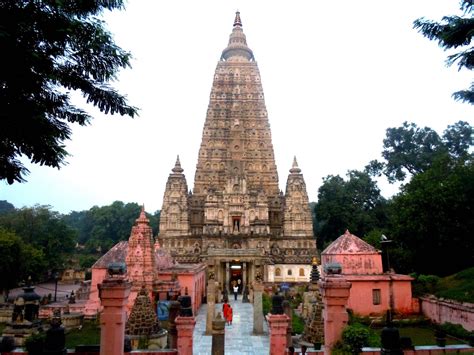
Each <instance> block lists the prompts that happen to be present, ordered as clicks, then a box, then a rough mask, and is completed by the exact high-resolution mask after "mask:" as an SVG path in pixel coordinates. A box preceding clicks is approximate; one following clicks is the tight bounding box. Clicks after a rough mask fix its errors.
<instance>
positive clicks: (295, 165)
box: [290, 156, 301, 174]
mask: <svg viewBox="0 0 474 355" xmlns="http://www.w3.org/2000/svg"><path fill="white" fill-rule="evenodd" d="M290 173H292V174H299V173H301V169H300V168H298V162H297V161H296V156H295V157H294V158H293V165H292V167H291V169H290Z"/></svg>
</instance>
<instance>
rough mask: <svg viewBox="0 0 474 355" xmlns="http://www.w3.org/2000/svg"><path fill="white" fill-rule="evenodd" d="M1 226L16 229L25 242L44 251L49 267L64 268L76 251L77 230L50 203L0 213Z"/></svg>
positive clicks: (11, 229)
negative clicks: (68, 258)
mask: <svg viewBox="0 0 474 355" xmlns="http://www.w3.org/2000/svg"><path fill="white" fill-rule="evenodd" d="M0 227H3V228H5V229H8V230H10V231H13V232H15V234H16V235H17V236H19V237H20V238H21V239H22V241H23V242H24V243H25V244H27V245H31V246H32V247H33V248H34V249H37V250H40V251H41V252H42V253H43V255H44V258H45V260H46V270H42V271H47V270H50V271H51V270H54V269H61V268H63V267H64V263H65V262H66V258H67V256H68V255H70V254H71V253H72V252H73V250H74V242H75V239H76V233H75V231H74V230H73V229H72V228H70V227H69V226H68V225H67V224H66V223H65V222H64V221H62V216H61V215H60V214H59V213H58V212H55V211H52V210H51V207H49V206H38V205H37V206H34V207H25V208H22V209H19V210H15V211H13V212H10V213H5V214H2V215H0Z"/></svg>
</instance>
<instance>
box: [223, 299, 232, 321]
mask: <svg viewBox="0 0 474 355" xmlns="http://www.w3.org/2000/svg"><path fill="white" fill-rule="evenodd" d="M229 307H230V305H229V304H228V303H227V301H224V304H223V305H222V314H223V315H224V319H225V321H226V324H227V318H228V317H229Z"/></svg>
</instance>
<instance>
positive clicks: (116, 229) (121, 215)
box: [63, 201, 159, 252]
mask: <svg viewBox="0 0 474 355" xmlns="http://www.w3.org/2000/svg"><path fill="white" fill-rule="evenodd" d="M140 210H141V207H140V205H138V204H137V203H127V204H125V203H123V202H122V201H115V202H113V203H112V204H111V205H108V206H101V207H98V206H94V207H92V208H91V209H89V210H88V211H80V212H75V211H74V212H71V213H70V214H68V215H66V216H64V217H63V220H64V222H65V223H66V224H68V225H69V226H70V227H71V228H74V229H75V230H76V231H77V233H78V239H77V241H78V242H79V243H80V244H84V245H85V246H86V250H87V251H88V252H95V251H97V250H101V251H102V252H106V251H107V250H109V249H110V248H111V247H112V246H113V245H114V244H115V243H117V242H118V241H121V240H127V239H128V237H129V236H130V231H131V229H132V226H133V225H134V223H135V220H136V219H137V218H138V216H139V214H140ZM147 217H148V219H149V220H150V225H151V226H152V228H153V232H154V234H155V235H156V234H157V231H158V225H159V211H156V212H155V213H154V214H153V215H151V214H148V213H147Z"/></svg>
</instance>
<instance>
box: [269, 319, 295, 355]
mask: <svg viewBox="0 0 474 355" xmlns="http://www.w3.org/2000/svg"><path fill="white" fill-rule="evenodd" d="M267 320H268V326H269V328H270V355H285V353H286V348H287V346H288V345H287V342H286V332H287V329H288V323H289V322H290V318H289V317H288V316H287V315H286V314H271V313H269V314H268V316H267Z"/></svg>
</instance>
